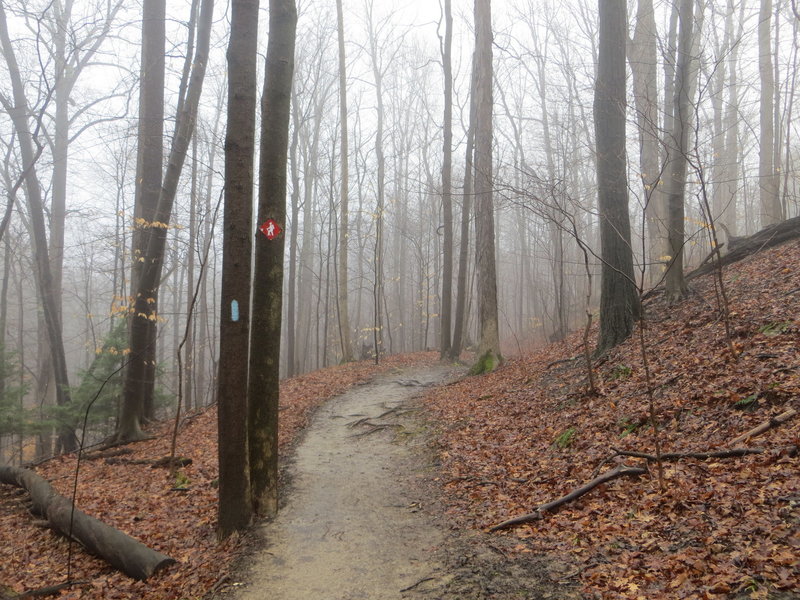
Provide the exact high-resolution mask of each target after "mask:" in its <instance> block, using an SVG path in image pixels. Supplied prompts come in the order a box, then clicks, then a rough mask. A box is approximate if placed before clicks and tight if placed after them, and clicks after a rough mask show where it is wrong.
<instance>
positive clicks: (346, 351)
mask: <svg viewBox="0 0 800 600" xmlns="http://www.w3.org/2000/svg"><path fill="white" fill-rule="evenodd" d="M336 23H337V28H336V32H337V40H338V48H339V128H340V132H339V135H340V146H341V150H340V153H339V160H340V161H341V175H340V176H341V192H340V194H341V196H340V198H339V203H340V211H341V217H339V265H338V273H339V287H338V290H339V295H338V300H337V314H338V317H339V338H340V340H341V345H342V360H343V361H345V362H349V361H351V360H353V343H352V341H351V339H350V316H349V302H348V294H347V286H348V285H349V284H350V281H349V266H348V252H349V250H348V243H347V242H348V239H349V237H350V212H349V207H350V197H349V178H350V168H349V162H348V160H349V154H348V153H349V152H350V149H349V144H348V129H347V127H348V125H347V63H346V60H345V58H346V57H345V50H344V15H343V13H342V0H336Z"/></svg>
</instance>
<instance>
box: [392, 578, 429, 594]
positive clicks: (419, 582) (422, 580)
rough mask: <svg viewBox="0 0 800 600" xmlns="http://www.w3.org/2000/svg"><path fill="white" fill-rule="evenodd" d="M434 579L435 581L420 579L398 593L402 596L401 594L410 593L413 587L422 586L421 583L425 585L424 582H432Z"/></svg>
mask: <svg viewBox="0 0 800 600" xmlns="http://www.w3.org/2000/svg"><path fill="white" fill-rule="evenodd" d="M434 579H436V577H423V578H422V579H420V580H419V581H418V582H417V583H414V584H412V585H410V586H408V587H404V588H403V589H402V590H400V593H401V594H402V593H403V592H410V591H411V590H413V589H414V588H415V587H417V586H419V585H422V584H423V583H425V582H426V581H433V580H434Z"/></svg>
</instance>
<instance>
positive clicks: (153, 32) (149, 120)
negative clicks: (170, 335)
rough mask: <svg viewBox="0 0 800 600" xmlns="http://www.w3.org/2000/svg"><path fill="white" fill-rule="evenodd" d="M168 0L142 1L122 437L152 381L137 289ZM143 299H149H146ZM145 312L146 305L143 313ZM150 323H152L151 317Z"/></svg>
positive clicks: (151, 216)
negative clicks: (140, 339)
mask: <svg viewBox="0 0 800 600" xmlns="http://www.w3.org/2000/svg"><path fill="white" fill-rule="evenodd" d="M165 20H166V0H144V3H143V7H142V66H141V73H140V77H139V82H140V83H139V131H138V136H137V137H138V148H137V160H136V197H135V200H134V208H133V235H132V239H131V243H132V245H133V248H132V252H131V257H132V260H131V282H130V290H131V291H130V293H131V298H130V299H129V307H130V309H131V311H132V313H131V317H130V318H131V323H130V325H129V327H130V332H129V335H130V338H131V339H130V341H129V348H130V354H129V361H128V366H127V367H126V368H125V377H124V383H123V403H122V411H121V413H120V418H119V423H118V424H117V435H118V437H119V439H121V440H128V439H137V438H139V437H141V435H142V433H141V420H142V419H143V418H144V417H145V405H146V404H149V403H150V400H149V399H148V397H149V398H152V394H153V393H154V386H155V381H154V379H155V377H154V375H155V371H154V370H153V369H152V368H151V364H150V363H152V362H154V361H155V351H156V344H155V342H156V339H155V332H154V331H153V329H154V327H153V326H152V325H151V324H149V323H143V322H139V321H141V318H139V317H138V316H137V314H136V313H137V312H139V311H138V310H137V309H136V305H137V303H138V301H139V299H138V298H137V297H136V294H137V293H138V290H139V283H140V280H141V277H142V270H143V269H144V266H145V262H144V261H145V260H146V254H147V244H148V241H149V238H150V232H151V231H152V224H153V223H155V221H156V210H157V208H158V197H159V194H160V191H161V175H162V170H163V162H164V160H163V157H164V150H163V147H164V68H165V48H166V33H165ZM144 300H145V301H146V300H147V299H144ZM151 308H152V310H153V311H154V312H155V311H156V310H158V304H157V299H156V298H153V300H152V306H151ZM145 314H149V310H148V311H147V313H145ZM153 323H154V322H153ZM135 327H136V328H138V329H140V330H141V333H140V334H139V336H140V337H141V336H142V335H144V338H145V339H144V341H143V342H142V343H141V347H140V348H139V347H135V346H134V345H133V329H134V328H135Z"/></svg>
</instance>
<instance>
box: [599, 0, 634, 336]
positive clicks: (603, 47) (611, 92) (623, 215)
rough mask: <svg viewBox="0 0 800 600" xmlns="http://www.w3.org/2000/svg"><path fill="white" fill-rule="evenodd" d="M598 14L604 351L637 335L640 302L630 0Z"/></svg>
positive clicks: (614, 1)
mask: <svg viewBox="0 0 800 600" xmlns="http://www.w3.org/2000/svg"><path fill="white" fill-rule="evenodd" d="M598 14H599V16H600V26H599V33H600V39H599V41H598V46H599V64H598V66H597V81H596V83H595V98H594V126H595V144H596V146H597V190H598V198H599V201H598V206H599V209H600V239H601V256H602V263H603V267H602V279H601V289H600V339H599V341H598V346H597V351H598V352H604V351H606V350H608V349H609V348H611V347H613V346H616V345H617V344H619V343H620V342H622V341H624V340H625V339H626V338H627V337H628V336H630V334H631V333H632V332H633V325H634V322H635V320H636V318H637V316H638V315H639V299H638V297H637V294H636V287H635V280H634V278H633V253H632V248H631V226H630V217H629V215H628V179H627V175H626V155H625V88H626V86H625V32H626V30H627V18H626V17H627V12H626V7H625V0H600V2H599V7H598Z"/></svg>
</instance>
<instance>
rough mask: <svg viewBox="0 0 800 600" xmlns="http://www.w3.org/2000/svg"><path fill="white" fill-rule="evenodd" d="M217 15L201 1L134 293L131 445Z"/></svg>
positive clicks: (125, 419) (123, 421) (137, 430)
mask: <svg viewBox="0 0 800 600" xmlns="http://www.w3.org/2000/svg"><path fill="white" fill-rule="evenodd" d="M213 13H214V1H213V0H202V2H201V6H200V19H199V23H198V30H197V49H196V51H195V54H194V60H193V61H192V69H191V77H190V79H189V85H188V88H187V92H186V98H185V101H183V102H181V110H180V112H179V113H178V116H177V119H176V123H175V135H174V137H173V139H172V147H171V148H170V153H169V160H168V161H167V169H166V171H165V173H164V181H163V184H162V187H161V193H160V194H159V198H158V207H157V209H156V212H155V215H154V220H153V221H152V222H151V223H150V227H149V230H150V233H149V236H148V239H147V248H146V251H145V254H144V256H143V257H142V258H143V259H144V262H143V263H142V270H141V273H140V274H139V281H138V285H137V286H136V287H134V288H133V290H134V293H135V296H134V314H133V318H132V320H131V327H130V344H129V347H130V363H129V364H128V369H127V371H126V373H125V381H124V384H123V389H124V397H123V403H122V413H121V415H120V422H119V426H118V429H117V439H118V440H119V441H130V440H134V439H138V438H141V437H142V432H141V426H140V421H141V418H142V415H143V414H144V410H143V409H144V404H145V402H146V400H147V396H146V395H143V394H142V393H143V392H144V390H143V389H142V387H141V381H140V378H150V377H151V375H150V373H149V366H153V365H148V364H147V360H148V349H149V348H151V347H153V346H155V344H154V342H155V337H154V333H155V331H154V328H153V327H152V325H153V324H154V323H155V322H156V320H157V318H158V312H157V308H156V306H157V302H156V298H157V296H158V286H159V282H160V279H161V270H162V267H163V264H164V256H165V249H166V242H167V231H168V227H169V223H170V220H171V218H172V207H173V204H174V201H175V195H176V193H177V189H178V182H179V180H180V176H181V171H182V169H183V163H184V161H185V160H186V154H187V150H188V148H189V143H190V142H191V138H192V135H193V133H194V127H195V121H196V118H197V107H198V104H199V103H200V95H201V93H202V90H203V79H204V78H205V71H206V64H207V61H208V50H209V45H210V35H211V23H212V20H213V16H214V15H213Z"/></svg>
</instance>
